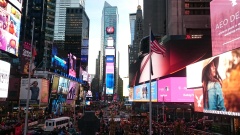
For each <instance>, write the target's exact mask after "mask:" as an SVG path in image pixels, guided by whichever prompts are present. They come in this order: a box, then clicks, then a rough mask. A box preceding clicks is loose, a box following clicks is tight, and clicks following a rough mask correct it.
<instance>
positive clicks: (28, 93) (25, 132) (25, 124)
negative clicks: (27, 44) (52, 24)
mask: <svg viewBox="0 0 240 135" xmlns="http://www.w3.org/2000/svg"><path fill="white" fill-rule="evenodd" d="M34 29H35V19H34V18H33V20H32V40H31V50H30V56H31V57H30V64H29V69H28V91H27V102H26V115H25V123H24V135H27V131H28V110H29V100H30V99H29V96H30V85H31V84H30V80H31V73H32V63H33V59H32V57H33V56H32V50H33V35H34Z"/></svg>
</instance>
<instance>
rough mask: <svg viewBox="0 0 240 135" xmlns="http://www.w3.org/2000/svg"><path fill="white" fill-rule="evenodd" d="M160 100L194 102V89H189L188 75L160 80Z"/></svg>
mask: <svg viewBox="0 0 240 135" xmlns="http://www.w3.org/2000/svg"><path fill="white" fill-rule="evenodd" d="M158 102H194V90H193V89H187V79H186V77H170V78H166V79H161V80H158Z"/></svg>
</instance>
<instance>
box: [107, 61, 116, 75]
mask: <svg viewBox="0 0 240 135" xmlns="http://www.w3.org/2000/svg"><path fill="white" fill-rule="evenodd" d="M106 73H114V63H106Z"/></svg>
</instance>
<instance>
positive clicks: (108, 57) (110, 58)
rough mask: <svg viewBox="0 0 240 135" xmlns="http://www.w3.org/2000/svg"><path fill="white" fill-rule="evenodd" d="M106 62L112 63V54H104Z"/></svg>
mask: <svg viewBox="0 0 240 135" xmlns="http://www.w3.org/2000/svg"><path fill="white" fill-rule="evenodd" d="M106 62H107V63H114V56H113V55H107V56H106Z"/></svg>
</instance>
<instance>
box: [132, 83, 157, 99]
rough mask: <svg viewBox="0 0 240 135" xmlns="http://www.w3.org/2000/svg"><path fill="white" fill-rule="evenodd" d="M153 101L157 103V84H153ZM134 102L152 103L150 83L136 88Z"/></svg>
mask: <svg viewBox="0 0 240 135" xmlns="http://www.w3.org/2000/svg"><path fill="white" fill-rule="evenodd" d="M151 95H152V98H151V101H152V102H157V82H156V81H153V82H151ZM133 101H134V102H149V101H150V83H145V84H141V85H138V86H135V87H134V90H133Z"/></svg>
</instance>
